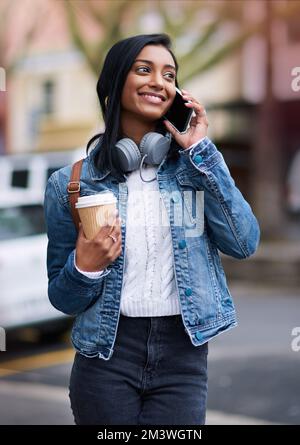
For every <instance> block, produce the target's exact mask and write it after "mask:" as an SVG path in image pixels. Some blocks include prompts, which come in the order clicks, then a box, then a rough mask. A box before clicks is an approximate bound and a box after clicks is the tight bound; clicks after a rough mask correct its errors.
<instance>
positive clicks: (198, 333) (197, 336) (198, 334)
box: [195, 332, 203, 340]
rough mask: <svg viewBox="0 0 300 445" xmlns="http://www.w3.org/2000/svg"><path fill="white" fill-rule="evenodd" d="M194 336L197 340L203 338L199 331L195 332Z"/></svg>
mask: <svg viewBox="0 0 300 445" xmlns="http://www.w3.org/2000/svg"><path fill="white" fill-rule="evenodd" d="M195 337H196V339H197V340H202V338H203V337H202V334H201V332H196V334H195Z"/></svg>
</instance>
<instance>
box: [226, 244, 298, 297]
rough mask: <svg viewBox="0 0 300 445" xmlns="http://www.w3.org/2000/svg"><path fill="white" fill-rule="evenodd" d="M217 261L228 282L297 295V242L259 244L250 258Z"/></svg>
mask: <svg viewBox="0 0 300 445" xmlns="http://www.w3.org/2000/svg"><path fill="white" fill-rule="evenodd" d="M221 259H222V263H223V266H224V270H225V273H226V276H227V278H228V280H229V281H234V282H243V283H244V285H246V282H249V283H252V285H254V286H258V287H262V288H265V287H269V286H272V287H276V288H280V287H282V288H285V289H286V288H291V289H292V290H294V291H297V290H298V293H299V294H300V241H294V240H293V241H276V242H261V244H260V246H259V248H258V250H257V252H256V253H255V254H254V255H252V256H251V257H250V258H247V259H244V260H237V259H235V258H231V257H229V256H226V255H223V254H221Z"/></svg>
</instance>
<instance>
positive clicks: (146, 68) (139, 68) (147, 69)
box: [137, 66, 175, 80]
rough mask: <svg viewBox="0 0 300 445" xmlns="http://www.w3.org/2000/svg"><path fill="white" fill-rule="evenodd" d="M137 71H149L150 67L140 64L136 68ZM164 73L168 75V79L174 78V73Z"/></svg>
mask: <svg viewBox="0 0 300 445" xmlns="http://www.w3.org/2000/svg"><path fill="white" fill-rule="evenodd" d="M137 72H140V73H149V72H150V68H149V67H148V66H140V67H138V68H137ZM164 75H167V76H168V77H169V79H172V80H173V79H175V74H173V73H171V72H167V73H165V74H164Z"/></svg>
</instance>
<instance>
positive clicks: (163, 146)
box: [140, 132, 171, 165]
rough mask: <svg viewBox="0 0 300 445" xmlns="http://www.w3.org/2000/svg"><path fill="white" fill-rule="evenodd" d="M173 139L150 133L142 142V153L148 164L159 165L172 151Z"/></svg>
mask: <svg viewBox="0 0 300 445" xmlns="http://www.w3.org/2000/svg"><path fill="white" fill-rule="evenodd" d="M170 143H171V139H170V138H168V137H166V136H163V135H162V134H160V133H156V132H150V133H147V134H145V136H144V137H143V138H142V140H141V142H140V152H141V156H142V157H143V156H144V155H145V154H147V157H146V158H145V163H146V164H151V165H158V164H160V163H161V161H162V160H163V158H164V157H165V155H166V154H167V153H168V151H169V149H170Z"/></svg>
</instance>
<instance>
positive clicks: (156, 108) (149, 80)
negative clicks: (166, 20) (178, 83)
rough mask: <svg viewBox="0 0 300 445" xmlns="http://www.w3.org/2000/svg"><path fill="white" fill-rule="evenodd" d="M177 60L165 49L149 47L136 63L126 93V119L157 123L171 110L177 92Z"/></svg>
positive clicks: (122, 104)
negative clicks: (175, 61)
mask: <svg viewBox="0 0 300 445" xmlns="http://www.w3.org/2000/svg"><path fill="white" fill-rule="evenodd" d="M175 78H176V68H175V63H174V60H173V57H172V56H171V54H170V53H169V51H168V50H167V49H166V48H165V47H164V46H161V45H159V46H158V45H146V46H145V47H144V48H143V49H142V51H141V52H140V53H139V54H138V56H137V57H136V59H135V62H134V63H133V65H132V67H131V69H130V71H129V73H128V75H127V78H126V82H125V85H124V88H123V91H122V98H121V107H122V116H124V115H126V117H131V118H133V119H135V120H142V121H148V122H152V121H156V120H157V119H159V118H161V117H162V116H163V115H164V114H165V113H166V111H167V110H168V109H169V108H170V106H171V104H172V102H173V100H174V97H175V94H176V91H175Z"/></svg>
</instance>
